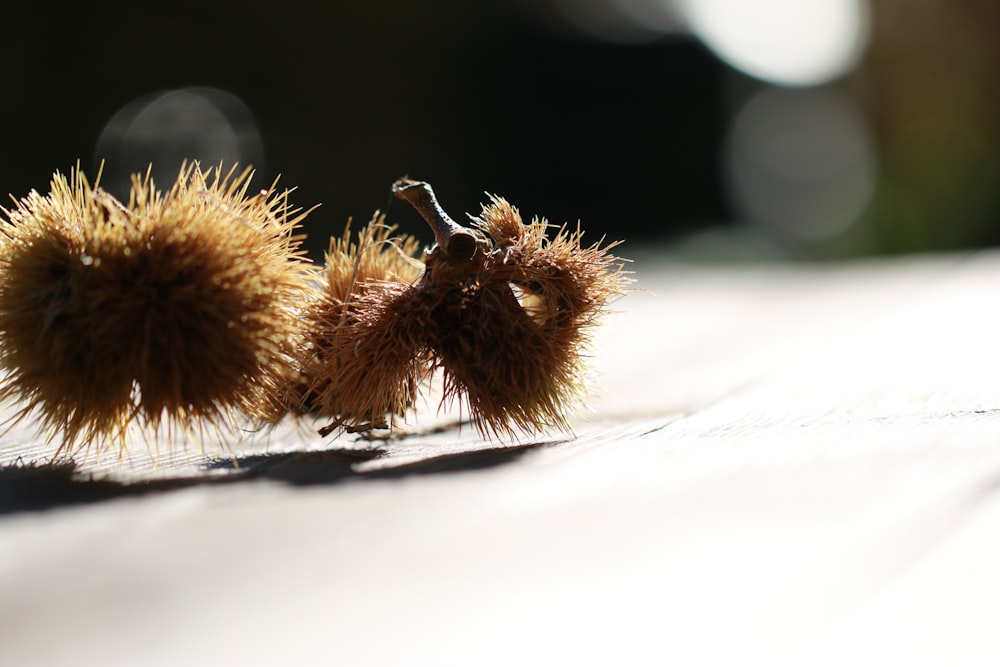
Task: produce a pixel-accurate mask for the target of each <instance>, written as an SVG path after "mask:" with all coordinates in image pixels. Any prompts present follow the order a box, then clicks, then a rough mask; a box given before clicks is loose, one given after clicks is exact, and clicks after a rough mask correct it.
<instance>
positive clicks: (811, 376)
mask: <svg viewBox="0 0 1000 667" xmlns="http://www.w3.org/2000/svg"><path fill="white" fill-rule="evenodd" d="M639 277H640V279H642V283H643V284H644V286H647V287H649V288H650V289H652V290H653V291H655V293H656V296H652V295H650V294H646V293H636V294H633V295H630V296H629V297H628V298H627V299H625V300H624V301H623V302H622V303H621V304H620V310H621V311H622V314H621V316H620V317H617V318H615V319H613V320H612V321H611V322H610V323H609V326H608V327H607V330H606V331H605V332H604V334H603V335H602V340H601V347H602V348H603V349H602V352H601V356H600V360H601V364H602V366H603V367H604V369H605V373H606V374H605V376H604V384H605V386H606V391H605V393H604V395H603V397H600V398H598V399H597V400H596V401H595V414H594V415H593V416H592V418H591V419H590V420H589V421H579V422H578V437H576V438H574V439H569V440H566V439H562V438H559V437H553V438H550V439H543V440H546V441H548V442H549V443H550V444H548V445H546V446H540V447H528V448H524V449H522V450H508V451H507V452H506V453H507V455H506V456H504V455H503V454H504V452H499V453H498V452H489V451H488V449H489V446H488V445H487V444H486V443H482V442H480V441H478V440H477V439H476V438H475V437H472V433H471V431H467V432H465V433H463V434H461V435H456V434H453V433H452V434H446V435H440V436H428V437H424V438H418V439H414V440H410V441H406V440H404V441H401V442H394V443H391V444H389V445H387V446H386V447H385V451H384V454H383V455H382V456H380V457H379V458H374V459H370V460H367V461H361V460H359V461H356V462H355V463H354V465H353V467H351V470H352V471H353V474H351V475H348V476H347V477H346V478H342V479H338V480H337V481H336V482H330V483H326V484H315V485H295V484H290V483H288V482H287V481H286V480H287V478H288V476H291V477H293V478H294V476H295V474H296V472H297V471H298V472H301V469H297V468H296V467H295V466H296V465H300V464H316V465H323V464H324V463H330V462H331V461H341V459H339V458H336V456H328V457H326V458H324V455H323V454H322V453H314V454H312V455H310V456H313V457H314V458H311V459H310V458H308V457H304V458H302V459H301V460H300V464H296V462H295V461H296V459H294V458H292V459H289V460H288V462H287V465H288V466H291V468H290V475H283V474H281V472H280V471H274V472H272V473H271V474H267V473H265V474H263V476H262V478H258V479H256V480H247V481H242V482H239V483H233V484H220V485H190V486H188V487H187V488H183V489H180V490H174V491H169V492H167V491H164V492H158V493H151V494H149V495H147V496H143V497H127V498H123V499H119V500H111V501H106V502H100V503H93V504H89V505H83V506H77V507H63V508H60V509H57V510H54V511H50V512H45V513H14V514H8V515H6V516H4V517H2V518H0V591H2V592H3V595H2V601H0V640H2V641H0V663H3V664H18V665H31V664H39V665H40V664H65V663H88V662H92V661H96V660H98V659H99V660H100V661H101V662H102V663H104V664H108V665H117V664H122V665H126V664H129V665H131V664H144V665H157V664H163V665H173V664H177V663H179V662H182V661H184V662H198V663H207V664H233V665H258V664H259V665H266V664H407V665H411V664H456V665H457V664H504V665H506V664H511V663H528V664H543V663H544V664H549V663H558V664H607V663H616V664H669V663H678V664H732V663H739V664H747V663H751V664H752V663H755V662H760V663H762V664H780V663H781V662H785V663H787V664H813V663H823V661H824V660H825V661H826V664H844V662H847V661H848V660H849V661H850V663H852V664H887V663H886V661H887V660H889V661H890V662H891V660H890V659H894V658H901V659H904V660H905V661H906V662H907V664H921V663H923V664H977V663H978V664H993V663H997V662H1000V648H998V646H997V644H996V642H995V641H994V638H993V632H992V627H991V624H990V623H988V622H986V621H984V617H986V616H988V615H989V614H990V612H991V611H993V610H995V606H994V605H993V603H992V600H996V599H998V598H997V596H996V591H997V589H998V588H1000V576H997V575H996V574H995V573H994V572H992V571H991V569H990V568H989V563H990V562H996V559H995V556H996V555H997V553H998V543H997V538H995V537H994V536H996V535H1000V524H998V521H1000V512H998V510H997V500H996V493H995V487H996V480H997V479H998V478H1000V442H998V440H1000V417H998V414H1000V413H998V412H997V408H1000V387H998V386H995V385H994V383H993V378H996V377H1000V373H998V371H1000V367H998V365H1000V359H998V358H997V355H993V354H991V353H992V352H993V347H994V345H995V341H996V340H998V336H997V334H998V333H1000V327H998V323H997V321H996V318H995V317H994V316H993V314H992V311H993V309H991V308H990V305H991V303H992V300H993V299H994V298H995V293H996V288H995V287H994V286H995V285H998V284H1000V280H998V279H1000V257H998V256H997V255H995V254H982V255H978V256H974V257H965V258H957V257H945V258H915V259H908V260H904V261H901V262H890V263H871V264H856V265H849V266H831V267H784V268H775V267H763V268H760V267H759V268H741V269H717V268H716V269H705V268H683V267H674V268H672V269H668V270H663V271H656V272H653V271H650V272H649V273H645V274H643V273H640V276H639ZM28 440H29V436H27V435H25V436H24V439H23V440H21V441H19V442H18V443H15V445H13V446H12V445H5V447H7V449H5V450H4V451H5V454H4V456H7V457H8V460H9V457H11V456H13V455H14V454H15V453H16V452H18V451H20V452H22V453H23V452H24V451H25V447H26V445H25V443H26V442H28ZM341 445H343V446H357V445H351V443H350V442H349V441H340V442H338V443H337V446H341ZM328 446H330V443H324V442H322V441H319V440H318V439H317V440H313V439H310V438H306V439H305V441H302V440H301V439H300V438H299V437H298V436H295V435H292V434H287V433H286V434H279V435H275V436H274V437H272V439H271V441H270V442H269V443H266V447H265V444H263V443H260V442H258V443H255V444H253V445H252V447H251V448H249V449H248V451H262V450H263V451H269V452H280V451H294V450H296V449H299V450H302V449H305V450H318V449H320V448H322V447H328ZM253 447H257V448H258V449H253ZM477 451H481V453H477ZM444 455H450V456H454V457H458V458H456V459H450V460H446V461H444V462H439V465H434V464H433V462H431V463H428V462H427V460H428V459H429V458H434V457H436V456H444ZM462 457H464V458H462ZM140 458H141V457H140V456H139V455H136V457H135V460H134V461H133V462H132V463H131V464H127V465H126V466H125V467H124V470H125V472H122V471H121V470H122V469H121V468H119V469H117V470H118V472H114V473H113V474H117V475H119V477H120V478H121V479H133V480H134V479H137V478H143V477H145V476H151V475H159V476H167V477H169V476H170V475H172V474H173V475H177V474H183V475H187V474H190V473H192V471H193V472H195V473H197V472H199V471H201V469H200V468H199V466H200V465H203V464H204V462H205V459H204V458H202V457H200V456H198V455H197V454H196V453H191V455H190V456H179V457H175V458H170V459H166V460H161V461H160V465H159V467H158V468H155V469H153V468H151V467H149V465H148V464H147V463H145V462H142V461H139V459H140ZM276 460H277V459H276ZM281 460H284V459H281ZM92 465H93V464H92ZM477 466H481V467H480V468H479V469H474V468H476V467H477ZM86 469H87V470H91V471H96V472H100V473H105V472H109V473H110V472H112V471H113V470H114V469H112V468H110V467H109V466H107V465H106V464H102V465H93V467H90V468H86ZM448 469H454V470H460V472H450V473H449V472H442V470H448ZM201 472H203V471H201ZM230 472H231V471H226V470H225V468H223V469H221V470H220V471H217V473H216V474H222V475H224V474H229V473H230ZM286 472H289V470H286ZM984 594H986V595H991V597H987V596H986V595H984ZM904 641H905V642H908V643H906V644H905V645H904ZM957 642H961V645H955V644H956V643H957ZM953 660H954V661H953Z"/></svg>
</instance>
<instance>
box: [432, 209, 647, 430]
mask: <svg viewBox="0 0 1000 667" xmlns="http://www.w3.org/2000/svg"><path fill="white" fill-rule="evenodd" d="M491 199H492V201H491V203H490V204H489V205H488V206H485V207H484V208H483V212H482V214H481V216H480V217H479V218H477V219H475V220H473V227H474V228H475V229H477V230H479V231H480V232H482V233H483V234H484V235H485V236H486V237H487V239H488V241H487V242H486V243H485V244H484V245H483V246H481V249H482V251H481V254H479V255H477V257H476V258H474V266H472V267H470V269H469V271H468V273H467V274H465V275H464V276H459V277H457V279H449V280H445V281H443V283H442V284H439V281H437V280H431V281H429V282H430V284H429V287H428V291H430V292H432V293H434V296H433V297H431V299H432V300H433V301H434V302H436V304H437V305H436V311H437V314H436V316H435V317H433V318H432V322H433V325H432V326H431V327H430V344H431V346H432V347H433V349H434V351H435V353H436V355H437V358H438V365H439V366H440V367H441V368H442V369H443V371H444V388H445V399H446V400H448V399H453V400H458V401H459V402H461V403H463V404H465V405H467V406H468V410H469V414H470V416H471V417H472V419H473V420H475V421H476V423H477V424H478V425H479V427H480V430H482V431H484V432H485V433H487V434H492V435H508V436H513V435H516V431H517V430H522V431H528V432H534V431H538V430H542V429H546V428H557V429H562V430H568V428H569V425H568V422H567V415H568V414H569V413H571V412H572V411H574V410H575V409H576V408H577V407H579V405H580V404H581V403H583V402H584V401H585V399H586V396H587V393H588V387H589V384H590V377H589V375H590V370H589V367H588V364H587V358H588V355H589V352H590V348H591V337H592V333H593V331H594V329H595V326H596V325H597V324H598V323H599V320H600V316H601V315H602V313H603V312H604V310H605V307H606V305H607V304H608V302H609V301H610V300H612V299H613V298H615V297H617V296H619V295H620V294H621V293H622V291H623V290H624V288H625V286H626V285H627V284H628V282H629V279H628V277H627V275H626V273H625V272H623V271H622V260H620V259H618V258H617V257H615V256H614V255H612V254H610V252H609V251H610V250H611V249H613V248H614V247H615V246H616V245H617V244H610V245H606V246H603V247H602V246H601V245H600V244H599V243H597V244H594V245H590V246H584V245H583V244H582V237H583V232H582V231H580V229H576V230H575V231H570V230H568V229H567V228H566V227H562V228H559V229H558V230H557V231H556V234H555V236H553V237H552V238H549V236H548V234H547V232H548V231H549V229H550V228H551V227H550V225H548V224H547V223H546V222H545V220H542V219H538V218H535V219H533V220H532V221H531V223H530V224H524V222H523V221H522V219H521V216H520V214H519V213H518V211H517V209H516V208H514V207H513V206H511V205H510V204H509V203H508V202H507V201H506V200H504V199H502V198H498V197H493V198H491Z"/></svg>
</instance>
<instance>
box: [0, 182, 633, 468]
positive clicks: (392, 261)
mask: <svg viewBox="0 0 1000 667" xmlns="http://www.w3.org/2000/svg"><path fill="white" fill-rule="evenodd" d="M250 176H251V172H250V171H249V170H248V171H244V172H241V173H240V174H238V175H236V174H235V172H234V171H232V170H230V171H229V172H223V171H221V168H219V169H216V170H214V171H212V172H208V173H206V172H203V171H202V170H201V169H200V167H199V166H198V165H197V164H193V165H190V166H186V167H184V168H183V169H182V171H181V173H180V176H179V178H178V180H177V182H176V184H174V186H173V187H172V188H171V189H170V190H169V191H167V192H166V193H165V194H164V193H161V192H159V191H157V190H156V189H155V187H154V185H153V183H152V182H151V180H150V178H149V176H148V175H147V176H146V177H145V178H141V177H136V178H134V179H133V187H132V191H131V194H130V197H129V200H128V202H127V203H123V202H121V201H119V200H117V199H115V198H114V197H112V196H111V195H110V194H108V193H107V192H105V191H103V190H102V189H100V188H99V187H97V186H91V185H90V184H89V183H88V182H87V180H86V179H85V178H84V177H83V175H82V174H81V173H80V172H79V170H76V171H74V172H73V173H72V175H71V178H70V179H66V178H65V177H64V176H62V175H60V174H56V176H55V177H54V178H53V181H52V188H51V192H50V193H49V194H48V195H46V196H43V195H40V194H38V193H37V192H32V193H30V194H29V195H28V196H27V197H26V198H24V199H22V200H19V201H15V204H16V206H15V207H14V208H13V209H12V210H5V211H4V213H5V214H6V217H7V220H3V221H2V222H0V231H2V234H3V238H2V239H0V370H2V372H3V376H2V378H0V399H3V400H16V401H18V402H19V403H20V406H21V407H20V408H19V411H18V412H17V413H16V418H17V419H23V418H24V417H26V416H28V415H37V416H38V419H39V423H40V426H41V429H42V431H43V432H44V433H46V434H47V435H48V437H49V438H51V439H54V440H60V450H63V449H65V450H66V451H71V452H72V451H75V450H77V449H78V448H81V447H89V446H90V445H92V444H95V443H97V444H98V445H103V444H106V443H108V442H113V441H118V442H120V443H124V442H125V439H126V434H127V432H129V431H130V430H133V427H135V429H134V430H138V431H139V432H142V433H147V434H148V433H152V434H153V435H154V436H155V435H156V434H157V433H158V432H159V431H160V429H161V427H164V426H165V427H166V431H167V432H168V433H170V432H172V431H174V430H177V429H180V430H183V431H194V432H198V431H204V430H205V429H206V428H210V429H216V430H218V429H225V428H228V427H230V426H231V425H232V424H234V423H236V422H237V421H239V420H245V419H249V420H251V421H252V422H255V423H256V424H257V425H260V424H272V423H276V422H278V421H280V420H281V419H283V418H284V417H285V416H286V415H287V414H289V413H291V414H295V415H308V416H311V417H313V418H316V419H323V420H324V421H325V422H326V425H325V426H324V427H323V428H321V429H320V432H321V433H323V434H327V433H329V432H332V431H333V430H335V429H337V428H343V429H344V430H346V431H362V430H368V429H376V428H388V427H391V426H392V425H393V424H394V422H395V420H396V418H398V417H401V416H404V415H405V414H406V413H407V412H408V411H409V410H411V409H412V408H413V406H414V404H415V402H416V401H417V399H418V398H419V396H420V395H421V394H422V393H423V392H424V390H425V389H426V388H427V386H428V384H429V382H430V379H431V378H432V377H434V376H435V375H440V377H442V387H443V398H442V402H443V403H445V404H450V403H453V402H457V403H459V404H460V405H461V406H462V407H463V411H465V412H466V413H467V414H468V416H469V417H470V418H471V419H472V421H474V422H475V423H476V424H477V426H478V427H479V429H480V431H481V432H482V433H483V434H484V435H486V436H516V435H517V434H518V432H519V431H522V432H524V431H526V432H533V431H538V430H540V429H545V428H559V429H567V428H568V422H567V419H566V414H567V413H568V412H569V411H571V410H573V409H574V408H575V407H577V406H578V404H579V403H580V402H581V401H582V400H583V398H584V394H585V392H586V388H587V386H588V378H587V373H588V369H587V364H586V356H587V351H588V348H589V344H590V336H591V332H592V330H593V328H594V325H595V324H596V323H597V321H598V320H599V318H600V316H601V314H602V313H603V312H604V310H605V306H606V305H607V303H608V302H609V301H610V300H611V299H613V298H614V297H616V296H617V295H619V294H621V292H622V291H623V289H624V286H625V285H626V283H627V282H628V279H627V277H626V275H625V272H624V271H622V260H620V259H618V258H616V257H614V256H613V255H611V254H610V252H609V250H611V249H612V248H613V247H614V244H612V245H607V246H603V247H602V246H601V244H600V243H598V244H594V245H590V246H584V245H583V244H582V238H581V237H582V232H581V231H580V230H579V229H577V230H575V231H571V230H569V229H567V228H565V227H563V228H559V229H557V230H556V231H555V234H554V235H553V236H551V237H550V232H551V231H552V229H553V228H552V227H551V226H550V225H548V224H547V223H546V222H545V221H544V220H539V219H537V218H536V219H534V220H532V222H531V223H529V224H525V223H524V222H523V221H522V219H521V217H520V215H519V213H518V211H517V210H516V209H515V208H514V207H513V206H511V205H510V204H509V203H508V202H507V201H506V200H504V199H502V198H497V197H493V198H491V202H490V203H489V204H488V205H487V206H485V207H484V208H483V212H482V214H481V215H480V216H479V217H478V218H475V219H473V221H472V227H463V226H461V225H457V224H456V223H454V221H452V220H451V219H450V218H448V216H447V215H446V214H445V213H444V212H443V211H442V210H441V209H440V207H439V206H438V204H437V201H436V199H435V198H434V195H433V192H432V191H431V189H430V187H429V186H428V185H427V184H425V183H421V182H417V181H409V180H406V179H403V180H401V181H399V182H397V183H396V184H395V185H394V192H395V194H396V196H397V197H399V198H400V199H404V200H407V201H409V203H411V204H412V205H413V206H414V207H415V208H417V210H418V211H419V212H420V213H421V214H422V215H423V216H424V218H425V219H426V220H427V222H428V223H429V224H430V225H431V227H432V229H433V230H434V232H435V237H436V240H437V245H436V246H434V247H433V248H432V249H430V250H429V251H427V252H425V253H423V256H420V253H421V246H420V244H419V242H418V241H417V240H416V239H414V238H413V237H410V236H407V235H399V234H396V230H395V228H394V227H391V226H388V225H387V224H386V223H385V219H384V217H382V216H378V215H376V217H375V218H374V219H373V220H372V221H371V222H370V223H369V224H368V225H365V226H364V227H362V228H361V229H360V230H359V231H358V233H357V235H356V236H355V235H354V234H352V231H351V229H350V224H348V226H347V228H346V229H345V231H344V233H343V235H341V236H339V237H334V238H332V239H331V241H330V246H329V249H328V251H327V253H326V256H325V266H324V267H323V268H322V269H319V268H317V267H314V266H313V265H311V264H310V263H309V262H308V261H307V260H306V259H305V257H304V253H303V250H302V249H301V241H302V236H301V235H299V234H297V232H296V229H297V228H298V227H299V226H300V224H301V222H302V220H303V218H304V217H305V215H306V214H307V213H308V212H303V211H302V210H300V209H296V208H293V207H292V206H291V205H290V204H289V202H288V191H282V192H279V191H278V190H277V189H276V188H275V186H274V185H272V187H271V188H270V189H268V190H265V191H263V192H261V193H259V194H254V195H249V194H248V187H249V181H250Z"/></svg>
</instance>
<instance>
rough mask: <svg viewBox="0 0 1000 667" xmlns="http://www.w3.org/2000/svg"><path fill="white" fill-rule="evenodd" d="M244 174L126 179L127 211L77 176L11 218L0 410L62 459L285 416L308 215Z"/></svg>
mask: <svg viewBox="0 0 1000 667" xmlns="http://www.w3.org/2000/svg"><path fill="white" fill-rule="evenodd" d="M251 176H252V172H251V171H250V170H246V171H243V172H242V173H240V174H239V175H235V176H234V171H233V170H230V171H229V172H222V171H221V168H219V169H216V170H214V171H212V172H208V173H206V172H203V171H202V170H201V168H200V167H199V166H198V165H197V164H193V165H190V166H185V167H184V168H182V169H181V172H180V174H179V177H178V180H177V182H176V183H175V184H174V185H173V187H172V188H171V189H170V190H169V191H167V192H166V193H162V192H159V191H157V190H156V189H155V187H154V184H153V183H152V181H151V179H150V178H149V176H148V175H147V176H146V177H145V178H141V177H139V176H136V177H134V178H133V182H132V191H131V194H130V197H129V201H128V204H127V205H124V204H122V203H121V202H119V201H118V200H117V199H115V198H114V197H112V196H111V195H110V194H108V193H107V192H105V191H103V190H101V189H100V188H98V187H96V186H94V187H92V186H91V185H90V184H89V183H88V182H87V179H86V178H85V176H84V175H83V174H82V173H80V171H79V169H77V170H74V171H73V172H72V173H71V177H70V179H69V180H67V179H66V177H65V176H63V175H61V174H58V173H57V174H56V175H55V176H54V177H53V180H52V186H51V192H50V193H49V194H48V195H45V196H43V195H40V194H39V193H38V192H32V193H30V194H29V195H28V196H27V197H26V198H24V199H22V200H20V201H19V202H17V206H16V208H14V209H13V210H10V211H5V213H6V217H7V220H4V221H2V223H0V224H2V227H0V228H2V231H3V235H4V238H3V239H2V245H0V367H2V369H3V371H4V377H3V378H2V381H0V398H2V399H14V400H17V401H19V402H20V403H21V405H22V409H21V411H20V413H19V418H23V417H24V416H26V415H28V414H32V413H36V414H37V415H38V416H39V422H40V426H41V429H42V430H43V432H45V433H46V434H47V435H48V437H50V438H52V439H61V444H60V449H59V451H70V452H72V451H75V450H77V449H78V448H82V447H89V446H90V445H92V444H97V445H98V446H103V445H104V444H106V443H108V442H111V441H116V440H117V441H118V442H119V443H122V442H124V438H125V434H126V432H127V431H128V430H129V429H130V428H131V427H132V426H133V425H135V426H138V427H140V428H141V429H149V430H151V431H152V432H154V433H156V432H159V430H160V427H161V426H162V425H164V424H166V426H167V431H168V432H172V431H173V430H175V429H180V430H183V431H201V430H202V429H203V428H204V427H205V426H209V427H211V428H219V427H227V426H228V425H229V424H230V423H231V420H232V418H233V416H234V413H235V412H237V411H238V412H242V413H246V414H249V415H251V416H256V415H258V414H259V413H261V412H262V411H264V407H262V406H266V405H269V404H275V403H279V402H281V400H282V399H281V398H280V397H279V396H277V392H280V391H281V389H282V388H283V387H284V386H286V385H287V383H288V379H287V378H288V377H289V376H290V375H293V374H294V373H295V370H294V365H293V357H292V353H293V347H294V342H295V341H294V339H295V337H296V333H295V332H296V326H297V322H298V318H297V316H296V313H295V307H296V306H297V305H298V304H300V303H302V302H303V300H304V298H305V295H306V294H307V290H308V282H307V278H306V271H305V270H304V268H305V266H306V265H305V263H304V260H303V258H302V251H301V250H300V243H301V237H300V236H296V235H295V234H294V232H293V230H294V229H295V228H296V227H297V226H298V225H299V223H300V222H301V221H302V219H303V218H304V217H305V215H306V214H305V213H303V212H302V211H301V210H299V209H295V208H292V207H291V206H290V204H289V202H288V192H287V191H284V192H278V191H277V190H276V189H275V186H273V185H272V187H271V188H270V189H268V190H267V191H265V192H261V193H259V194H255V195H252V196H248V195H247V189H248V186H249V181H250V177H251Z"/></svg>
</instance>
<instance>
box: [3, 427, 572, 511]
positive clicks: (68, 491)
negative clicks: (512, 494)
mask: <svg viewBox="0 0 1000 667" xmlns="http://www.w3.org/2000/svg"><path fill="white" fill-rule="evenodd" d="M556 444H558V443H556V442H551V441H550V442H536V443H526V444H514V445H509V444H508V445H497V446H495V447H486V448H482V449H475V450H469V451H458V452H455V451H450V452H447V453H444V454H440V455H436V456H433V455H432V456H428V457H423V458H420V459H419V460H412V459H405V460H401V461H399V462H394V461H393V460H392V459H393V457H392V456H390V455H389V453H388V451H387V450H385V449H381V448H377V447H373V448H367V449H346V448H345V449H329V450H321V451H310V452H282V453H273V454H251V455H246V456H236V457H232V458H218V459H212V460H210V461H208V462H207V463H206V464H205V466H204V469H205V471H206V474H204V475H187V476H179V477H165V478H161V479H152V480H143V481H136V482H127V481H119V480H114V479H109V478H103V477H99V476H95V475H94V474H92V473H83V472H81V471H80V470H79V468H78V467H77V465H76V464H75V463H74V462H73V461H58V462H44V463H15V464H11V465H7V466H0V515H5V514H16V513H20V512H38V511H44V510H50V509H55V508H58V507H63V506H68V505H83V504H90V503H97V502H102V501H106V500H113V499H119V498H128V497H137V496H143V495H148V494H154V493H163V492H167V491H174V490H178V489H184V488H190V487H196V486H209V485H220V484H234V483H241V482H248V481H250V480H268V481H277V482H282V483H285V484H289V485H292V486H311V485H324V484H337V483H340V482H342V481H345V480H348V479H357V480H366V479H382V480H385V479H402V478H404V477H411V476H414V475H435V474H450V473H461V472H470V471H475V470H484V469H488V468H493V467H496V466H501V465H506V464H510V463H513V462H515V461H517V460H519V459H520V458H521V457H522V456H524V455H525V454H526V453H527V452H529V451H532V450H535V449H538V448H541V447H551V446H554V445H556ZM378 459H384V461H383V462H381V463H380V464H379V465H377V466H375V467H371V466H365V465H364V464H368V463H371V462H374V461H376V460H378Z"/></svg>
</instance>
